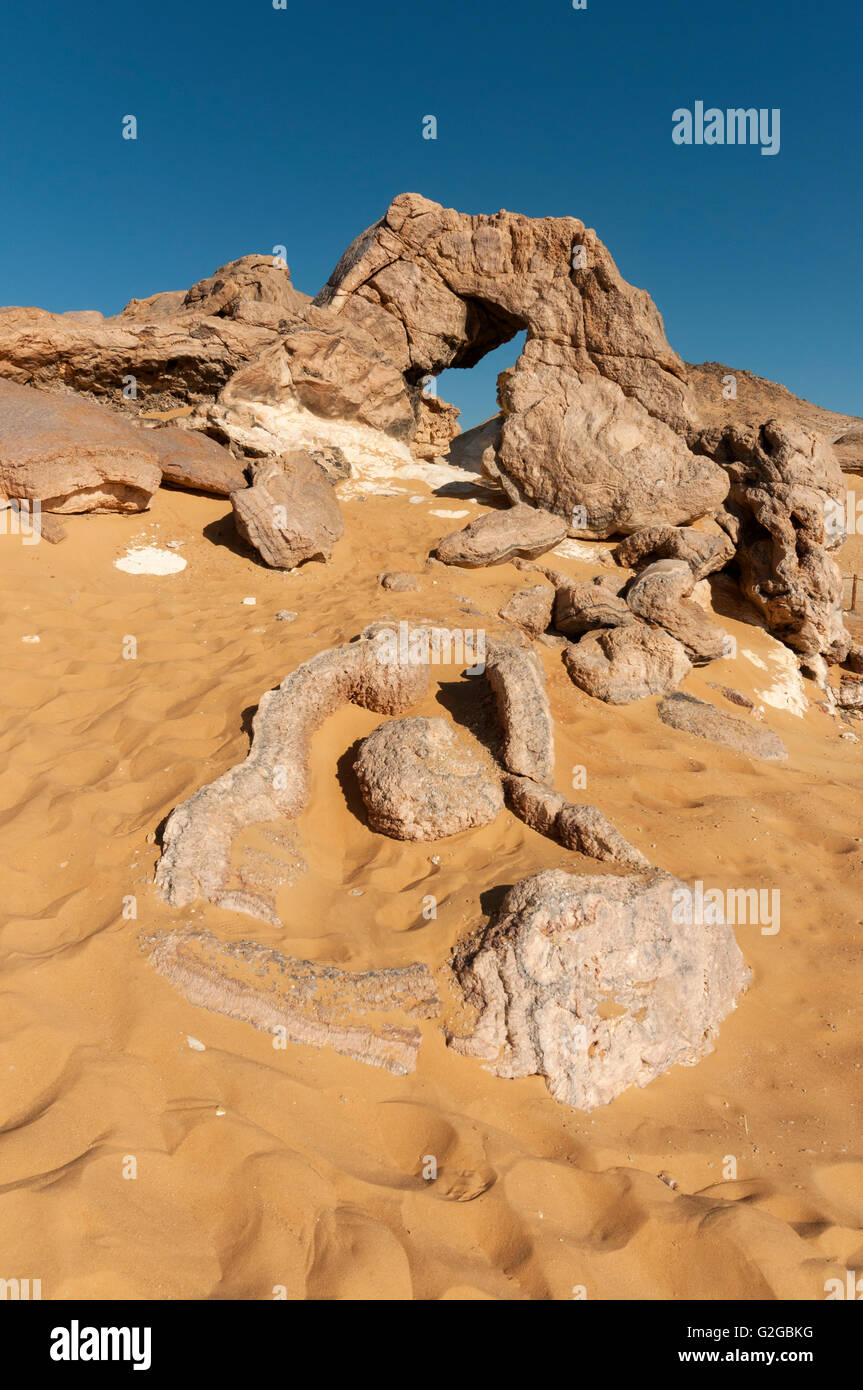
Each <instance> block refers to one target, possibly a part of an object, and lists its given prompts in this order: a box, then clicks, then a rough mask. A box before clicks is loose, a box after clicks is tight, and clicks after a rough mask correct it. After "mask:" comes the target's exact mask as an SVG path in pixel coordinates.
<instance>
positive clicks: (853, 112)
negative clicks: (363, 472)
mask: <svg viewBox="0 0 863 1390" xmlns="http://www.w3.org/2000/svg"><path fill="white" fill-rule="evenodd" d="M860 15H861V10H860V6H859V3H852V0H838V3H834V4H821V5H819V4H816V3H814V0H813V3H803V2H802V0H784V3H780V0H723V3H721V4H714V5H710V4H707V3H705V0H653V3H648V0H642V2H641V3H638V0H588V7H587V9H586V10H584V11H575V10H573V8H572V3H571V0H533V3H529V0H518V3H517V2H516V0H434V3H429V4H415V3H414V4H401V5H396V4H390V3H384V0H365V3H362V4H347V3H344V0H330V3H327V2H326V0H287V8H286V9H285V10H276V9H274V8H273V5H272V0H238V2H237V3H234V4H228V3H226V0H210V2H209V3H207V4H201V3H198V4H194V3H190V2H189V0H173V3H170V4H168V3H166V0H149V3H147V4H134V3H123V0H119V3H118V0H112V3H110V4H109V3H107V0H87V2H86V3H80V4H79V3H76V4H73V3H66V4H59V3H57V0H47V2H46V3H38V4H32V5H29V6H24V5H20V6H15V7H14V8H13V7H12V6H8V7H7V9H6V11H5V14H4V19H3V30H2V50H0V181H1V182H0V188H2V219H0V304H37V305H40V306H42V307H43V308H47V309H52V310H55V311H61V310H65V309H80V308H98V309H101V310H102V311H103V312H104V313H115V312H117V311H118V310H119V309H120V308H122V306H123V305H124V304H125V303H126V302H127V301H128V300H129V299H130V298H132V297H133V296H143V295H148V294H152V293H153V292H155V291H156V290H162V289H178V288H184V287H186V286H188V285H190V284H192V283H193V282H194V281H195V280H197V279H200V278H202V277H203V276H205V275H208V274H210V273H211V272H212V271H213V270H214V269H215V268H216V267H217V266H218V265H221V264H223V263H224V262H225V261H229V260H232V259H233V258H234V257H236V256H240V255H243V254H245V253H246V252H249V251H271V250H272V248H273V246H274V245H276V244H280V243H281V244H284V245H285V246H286V247H287V256H288V261H289V264H290V266H291V271H292V276H293V279H294V281H295V283H296V284H297V286H298V287H299V288H300V289H303V290H306V291H308V292H309V293H315V292H316V291H317V290H318V289H319V288H320V286H321V285H322V284H323V282H324V281H325V280H326V278H327V276H328V275H329V273H330V271H331V269H332V267H333V265H334V264H335V262H336V261H337V259H338V257H339V255H340V254H341V252H342V250H343V249H344V248H345V246H346V245H347V244H348V243H349V242H350V241H351V240H352V239H353V237H354V236H355V235H356V234H357V233H358V232H359V231H361V230H362V229H363V228H365V227H366V226H368V225H369V224H370V223H371V222H373V221H375V220H376V219H377V218H378V217H379V216H380V215H381V213H382V212H383V211H384V209H385V207H386V205H387V203H388V202H389V200H390V199H391V198H392V197H393V196H394V195H395V194H396V193H399V192H403V191H407V190H412V191H416V192H420V193H424V194H425V195H426V196H427V197H429V198H434V199H436V200H437V201H439V202H442V203H444V204H446V205H448V206H452V207H457V208H459V209H461V210H463V211H468V212H496V211H497V210H498V209H500V208H507V209H510V210H511V211H516V212H524V213H528V214H531V215H535V216H536V215H542V214H558V215H560V214H567V213H568V214H572V215H574V216H577V217H580V218H583V219H584V221H585V222H587V223H588V224H589V225H590V226H593V227H595V228H596V230H597V232H598V233H599V235H600V236H601V237H602V239H603V240H604V241H605V242H606V244H607V245H608V246H609V248H610V250H611V252H612V254H613V255H614V257H615V259H616V261H617V263H618V266H619V267H620V270H621V272H622V274H623V275H624V276H625V277H626V278H627V279H628V280H630V281H632V282H633V283H634V284H637V285H641V286H644V287H645V288H647V289H648V290H649V291H650V292H651V294H652V295H653V296H654V298H655V299H656V301H657V303H658V305H659V307H660V310H661V311H662V314H663V316H664V318H665V325H666V330H667V332H668V336H669V338H670V341H671V343H672V345H673V346H674V347H675V348H676V349H677V351H678V352H680V353H681V354H682V356H683V357H685V358H687V359H688V360H690V361H702V360H704V359H705V358H712V359H716V360H718V361H722V362H726V363H730V364H732V365H734V366H738V367H749V368H750V369H751V370H753V371H755V372H758V373H759V374H760V375H762V376H767V377H771V378H773V379H775V380H778V381H782V382H784V384H785V385H786V386H788V387H789V388H791V389H792V390H794V391H795V392H797V393H799V394H801V395H805V396H808V397H810V398H811V399H813V400H815V401H817V402H818V403H819V404H822V405H825V406H828V407H831V408H833V409H836V410H843V411H848V412H852V413H855V414H861V415H863V353H861V345H860V338H861V331H863V313H861V309H863V295H861V270H860V243H861V212H863V177H861V173H863V119H861V105H863V99H861V79H860V70H861V62H860V59H861V38H863V22H861V17H860ZM697 100H703V101H704V102H705V104H706V105H707V106H716V107H720V108H726V107H738V106H744V107H749V106H754V107H758V108H762V107H765V108H773V107H779V108H780V110H781V149H780V152H779V154H778V155H776V156H775V157H769V156H763V155H761V154H760V151H759V149H758V147H749V146H746V147H739V146H712V147H708V146H695V145H693V146H690V147H684V146H677V145H675V144H673V143H672V139H671V129H672V119H671V117H672V112H673V111H674V109H675V108H678V107H689V108H690V109H691V108H692V107H693V105H694V103H695V101H697ZM129 114H132V115H135V116H136V117H137V120H138V139H137V141H130V140H124V139H122V138H121V122H122V118H123V117H124V116H125V115H129ZM429 114H433V115H435V116H436V117H437V121H438V138H437V140H436V141H431V140H424V139H423V138H422V118H423V116H425V115H429ZM511 355H512V353H511V349H507V348H503V349H501V350H500V351H499V353H498V354H497V355H496V357H497V360H496V361H495V362H494V363H492V362H490V360H489V359H486V360H485V362H483V363H481V364H480V365H479V366H478V367H476V368H475V369H473V371H472V372H461V373H453V372H450V373H447V374H446V377H445V380H444V381H442V382H441V388H440V389H441V394H442V395H445V396H447V397H448V398H449V399H451V400H454V401H455V402H456V404H458V405H460V406H461V407H462V408H463V411H464V416H463V423H464V424H466V425H469V424H471V423H473V422H475V421H476V420H478V419H482V418H484V417H485V416H486V415H488V414H490V413H491V412H492V411H493V409H494V383H495V377H496V372H497V370H499V369H500V367H501V366H505V365H507V363H508V361H509V360H510V358H511ZM501 358H502V359H503V360H500V359H501Z"/></svg>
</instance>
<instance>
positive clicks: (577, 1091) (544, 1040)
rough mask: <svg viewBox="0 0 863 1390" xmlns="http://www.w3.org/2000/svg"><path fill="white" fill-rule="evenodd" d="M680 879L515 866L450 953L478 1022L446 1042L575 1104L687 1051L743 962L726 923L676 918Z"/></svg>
mask: <svg viewBox="0 0 863 1390" xmlns="http://www.w3.org/2000/svg"><path fill="white" fill-rule="evenodd" d="M681 890H682V892H683V894H685V893H686V892H687V889H686V887H685V885H684V884H681V883H679V882H678V881H677V880H676V879H673V878H671V877H669V876H667V875H660V874H654V875H652V876H650V877H637V876H627V877H622V878H617V877H610V876H606V877H589V876H584V875H579V874H568V873H564V872H563V871H562V870H560V869H550V870H547V871H546V872H545V873H540V874H535V875H534V876H532V877H530V878H524V879H522V880H521V881H520V882H519V883H517V884H516V885H515V887H513V888H511V889H510V890H509V892H508V893H507V894H506V897H505V898H504V899H503V902H502V903H501V905H500V908H499V910H498V912H497V913H496V914H495V916H494V917H493V918H492V919H491V921H490V922H489V923H488V925H487V926H486V927H485V928H484V929H482V930H481V931H480V932H479V933H478V934H477V935H476V936H475V937H474V938H472V939H470V940H468V941H467V942H466V943H465V944H464V945H462V946H461V947H460V948H459V950H458V951H457V952H456V955H455V957H454V961H453V968H454V971H455V975H456V977H457V979H458V980H459V982H460V984H461V986H462V989H463V990H464V993H465V997H466V1000H467V1002H468V1003H469V1004H470V1005H471V1006H473V1008H474V1009H476V1011H477V1021H476V1024H475V1027H474V1028H473V1030H472V1032H471V1033H470V1034H469V1035H467V1036H462V1037H455V1036H453V1035H452V1034H450V1036H449V1038H448V1041H449V1044H450V1046H451V1047H454V1048H455V1049H456V1050H457V1051H459V1052H462V1053H465V1054H467V1055H469V1056H474V1057H481V1058H483V1059H484V1060H485V1062H486V1067H487V1070H489V1071H492V1072H494V1073H495V1074H496V1075H497V1076H503V1077H523V1076H542V1077H544V1078H545V1082H546V1085H547V1087H548V1089H549V1091H550V1092H551V1094H552V1095H553V1096H554V1097H555V1099H557V1100H559V1101H562V1102H563V1103H564V1104H566V1105H571V1106H573V1107H575V1108H576V1109H578V1110H587V1111H589V1110H593V1109H594V1108H595V1107H596V1106H598V1105H606V1104H608V1102H609V1101H611V1100H613V1099H614V1097H615V1096H617V1095H620V1093H621V1092H622V1091H625V1090H627V1089H628V1087H630V1086H646V1085H647V1084H648V1083H649V1082H650V1081H652V1080H653V1079H654V1078H655V1077H657V1076H660V1075H661V1074H662V1073H663V1072H665V1071H668V1069H669V1068H670V1067H673V1066H676V1065H678V1064H682V1065H686V1066H691V1065H693V1064H694V1063H695V1062H697V1061H699V1060H700V1058H702V1057H703V1056H705V1055H706V1054H707V1053H708V1052H710V1051H712V1049H713V1039H714V1038H715V1037H716V1035H717V1033H718V1030H719V1025H720V1023H721V1022H722V1020H723V1019H724V1018H725V1017H726V1016H727V1015H728V1014H729V1013H730V1012H731V1010H732V1009H733V1008H734V1007H735V1005H736V1001H737V998H738V996H739V995H740V993H741V992H742V991H743V990H744V989H745V988H746V986H747V984H748V982H749V979H750V971H749V970H747V968H746V966H745V964H744V961H743V956H742V954H741V952H740V948H739V947H738V945H737V942H736V940H735V938H734V932H733V929H732V928H731V927H730V926H728V925H726V924H719V925H715V924H705V925H703V926H698V927H697V928H693V927H692V926H686V925H678V924H677V922H676V920H675V918H676V917H678V916H680V914H679V913H678V912H676V904H677V903H678V902H679V901H680V898H679V897H676V895H677V894H680V892H681Z"/></svg>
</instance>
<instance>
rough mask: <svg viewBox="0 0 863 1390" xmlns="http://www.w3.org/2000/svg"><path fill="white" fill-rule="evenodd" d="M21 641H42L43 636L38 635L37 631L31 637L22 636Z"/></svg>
mask: <svg viewBox="0 0 863 1390" xmlns="http://www.w3.org/2000/svg"><path fill="white" fill-rule="evenodd" d="M21 641H22V642H41V641H42V638H41V637H38V636H37V635H36V634H35V633H33V634H31V635H30V636H29V637H22V638H21Z"/></svg>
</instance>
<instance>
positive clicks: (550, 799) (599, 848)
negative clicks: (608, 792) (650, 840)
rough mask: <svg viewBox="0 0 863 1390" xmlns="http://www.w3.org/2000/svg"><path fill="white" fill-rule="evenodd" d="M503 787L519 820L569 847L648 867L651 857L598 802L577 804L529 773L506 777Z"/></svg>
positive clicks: (630, 865) (631, 866) (591, 855)
mask: <svg viewBox="0 0 863 1390" xmlns="http://www.w3.org/2000/svg"><path fill="white" fill-rule="evenodd" d="M504 791H505V793H506V803H507V805H508V806H509V808H510V810H511V811H512V812H513V814H514V815H516V816H518V818H519V820H523V821H524V823H525V825H529V826H530V827H531V829H532V830H538V831H539V833H540V834H541V835H547V836H548V837H549V839H552V840H557V842H558V844H561V845H564V846H565V848H566V849H572V850H576V851H577V853H579V854H584V855H586V856H587V857H588V858H589V859H600V860H608V861H609V862H611V863H613V864H623V865H624V866H625V867H626V868H628V869H646V868H648V867H649V860H647V859H646V858H645V857H644V855H643V854H642V853H641V851H640V850H637V849H636V848H635V846H634V845H631V844H630V843H629V841H628V840H626V839H624V837H623V836H622V835H621V833H620V831H619V830H617V829H616V828H615V826H613V825H612V823H611V821H610V820H609V819H608V817H607V816H604V815H603V814H602V812H601V811H599V810H597V808H596V807H595V806H577V805H575V804H574V803H573V802H571V801H567V799H566V797H565V796H561V794H560V792H556V791H555V790H554V789H553V788H552V787H549V786H542V785H540V783H539V782H534V781H533V780H532V778H530V777H506V778H505V779H504Z"/></svg>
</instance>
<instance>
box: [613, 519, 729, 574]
mask: <svg viewBox="0 0 863 1390" xmlns="http://www.w3.org/2000/svg"><path fill="white" fill-rule="evenodd" d="M614 558H615V559H616V560H617V563H618V564H619V565H623V566H625V567H626V568H627V569H631V570H641V569H644V567H645V566H646V565H651V564H653V561H654V560H685V561H686V563H687V564H688V565H689V568H690V569H691V570H692V573H693V575H694V576H695V578H696V580H698V579H704V578H706V576H707V575H708V574H714V573H715V572H716V571H717V570H721V569H724V568H725V566H726V565H727V564H728V563H729V561H730V560H733V559H734V545H733V543H732V541H731V539H730V537H728V536H727V535H726V534H725V532H724V531H720V530H719V528H718V527H717V528H716V531H715V532H712V531H697V530H695V528H694V527H692V526H645V527H644V528H643V530H641V531H634V532H633V533H632V535H631V536H627V537H626V540H624V541H621V543H620V545H619V546H618V547H617V549H616V550H615V552H614Z"/></svg>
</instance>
